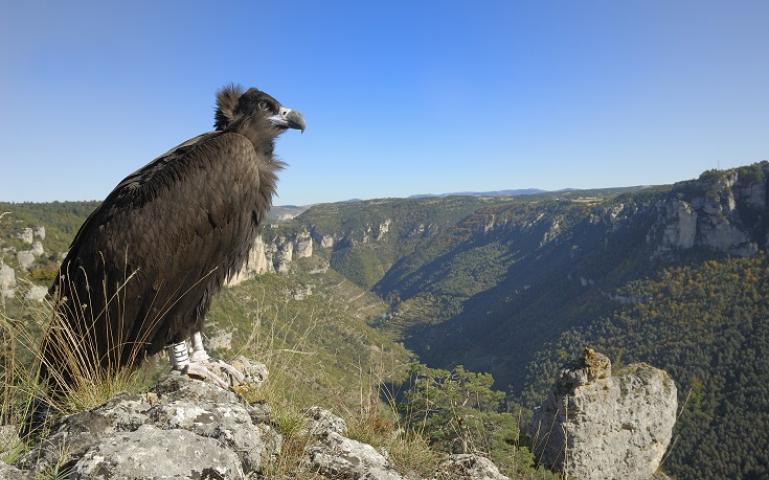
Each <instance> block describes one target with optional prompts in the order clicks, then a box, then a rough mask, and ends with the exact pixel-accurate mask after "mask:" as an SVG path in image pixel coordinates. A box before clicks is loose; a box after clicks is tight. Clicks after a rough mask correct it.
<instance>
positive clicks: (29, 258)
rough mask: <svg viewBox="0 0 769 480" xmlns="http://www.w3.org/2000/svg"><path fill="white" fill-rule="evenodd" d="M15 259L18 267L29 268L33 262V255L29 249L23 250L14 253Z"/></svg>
mask: <svg viewBox="0 0 769 480" xmlns="http://www.w3.org/2000/svg"><path fill="white" fill-rule="evenodd" d="M16 261H17V262H19V267H21V268H22V269H24V270H29V269H30V268H32V265H34V263H35V256H34V255H33V254H32V252H30V251H29V250H24V251H21V252H17V253H16Z"/></svg>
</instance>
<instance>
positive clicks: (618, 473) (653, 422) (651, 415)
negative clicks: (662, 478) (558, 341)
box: [530, 349, 677, 480]
mask: <svg viewBox="0 0 769 480" xmlns="http://www.w3.org/2000/svg"><path fill="white" fill-rule="evenodd" d="M676 395H677V392H676V386H675V383H674V382H673V380H672V379H671V378H670V376H669V375H668V374H667V373H666V372H664V371H663V370H659V369H656V368H654V367H651V366H649V365H646V364H633V365H630V366H628V367H627V368H626V369H624V370H623V373H621V374H619V375H617V376H611V364H610V363H609V362H608V358H606V357H605V356H604V355H601V354H599V353H597V352H595V351H593V350H590V349H586V351H585V353H584V354H583V357H582V358H581V359H579V360H578V361H576V362H573V363H571V364H569V365H567V366H565V367H564V369H563V370H562V372H561V376H560V378H559V380H558V381H557V382H556V385H555V388H554V389H553V391H552V392H551V394H550V396H549V397H548V399H547V400H546V401H545V403H544V404H543V405H542V406H541V407H539V409H537V410H536V411H535V414H534V418H533V420H532V424H531V429H530V434H531V437H532V439H533V440H532V444H533V448H534V453H535V456H536V457H537V458H541V459H542V463H544V464H545V465H547V466H548V467H550V468H553V469H555V470H559V471H562V472H563V473H564V475H566V476H568V477H569V478H574V479H582V480H592V479H596V480H598V479H607V478H622V479H626V480H648V479H649V478H651V476H652V475H653V474H654V472H655V471H657V469H658V467H659V465H660V462H661V460H662V457H663V455H664V453H665V450H666V449H667V447H668V444H669V443H670V439H671V436H672V431H673V425H674V424H675V420H676V408H677V396H676Z"/></svg>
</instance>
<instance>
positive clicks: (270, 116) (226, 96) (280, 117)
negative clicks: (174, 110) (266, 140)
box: [214, 85, 304, 136]
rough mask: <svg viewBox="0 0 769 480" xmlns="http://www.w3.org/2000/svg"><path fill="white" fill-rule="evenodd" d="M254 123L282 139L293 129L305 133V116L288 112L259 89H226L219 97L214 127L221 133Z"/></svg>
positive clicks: (235, 86)
mask: <svg viewBox="0 0 769 480" xmlns="http://www.w3.org/2000/svg"><path fill="white" fill-rule="evenodd" d="M243 123H253V124H257V125H262V126H263V127H265V128H267V129H269V131H270V133H271V134H272V136H278V135H280V134H281V133H283V132H285V131H286V130H288V129H289V128H295V129H299V130H301V131H302V132H304V118H303V117H302V114H301V113H299V112H297V111H294V110H291V109H290V108H286V107H284V106H283V105H281V104H280V102H278V101H277V100H275V99H274V98H272V97H271V96H270V95H268V94H266V93H264V92H262V91H261V90H258V89H256V88H249V89H248V90H246V91H243V89H242V88H241V87H239V86H237V85H229V86H227V87H224V88H223V89H221V90H220V91H219V93H218V94H217V95H216V115H215V121H214V127H215V128H216V129H217V130H227V129H228V128H230V127H232V126H235V125H238V124H243Z"/></svg>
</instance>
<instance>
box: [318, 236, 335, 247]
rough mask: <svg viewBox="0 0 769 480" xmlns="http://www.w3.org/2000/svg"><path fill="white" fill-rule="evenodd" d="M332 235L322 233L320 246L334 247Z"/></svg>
mask: <svg viewBox="0 0 769 480" xmlns="http://www.w3.org/2000/svg"><path fill="white" fill-rule="evenodd" d="M334 243H335V240H334V237H333V236H331V235H323V236H322V237H320V246H321V248H334Z"/></svg>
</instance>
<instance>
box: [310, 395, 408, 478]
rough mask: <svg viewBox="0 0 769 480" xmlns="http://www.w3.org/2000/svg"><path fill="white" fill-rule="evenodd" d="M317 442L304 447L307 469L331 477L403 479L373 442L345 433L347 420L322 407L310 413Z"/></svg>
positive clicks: (312, 435) (315, 408)
mask: <svg viewBox="0 0 769 480" xmlns="http://www.w3.org/2000/svg"><path fill="white" fill-rule="evenodd" d="M307 417H308V420H309V422H308V427H307V430H308V433H309V434H310V435H311V437H312V438H313V440H314V442H313V443H312V444H311V445H310V446H308V447H307V448H306V449H305V458H304V466H305V468H306V469H308V470H310V471H314V472H318V473H321V474H322V475H325V476H327V477H330V478H349V479H359V478H360V479H368V480H402V479H403V478H404V477H403V476H402V475H401V474H399V473H398V472H396V471H395V470H393V468H392V465H391V463H390V460H389V459H388V458H387V456H386V455H385V454H383V453H382V452H378V451H377V450H376V449H375V448H374V447H372V446H371V445H368V444H365V443H362V442H359V441H357V440H352V439H350V438H347V437H345V436H344V434H345V432H346V430H347V426H346V425H345V422H344V420H342V419H341V418H339V417H336V416H334V415H333V414H332V413H331V412H329V411H327V410H324V409H322V408H320V407H313V408H311V409H309V410H308V412H307Z"/></svg>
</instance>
